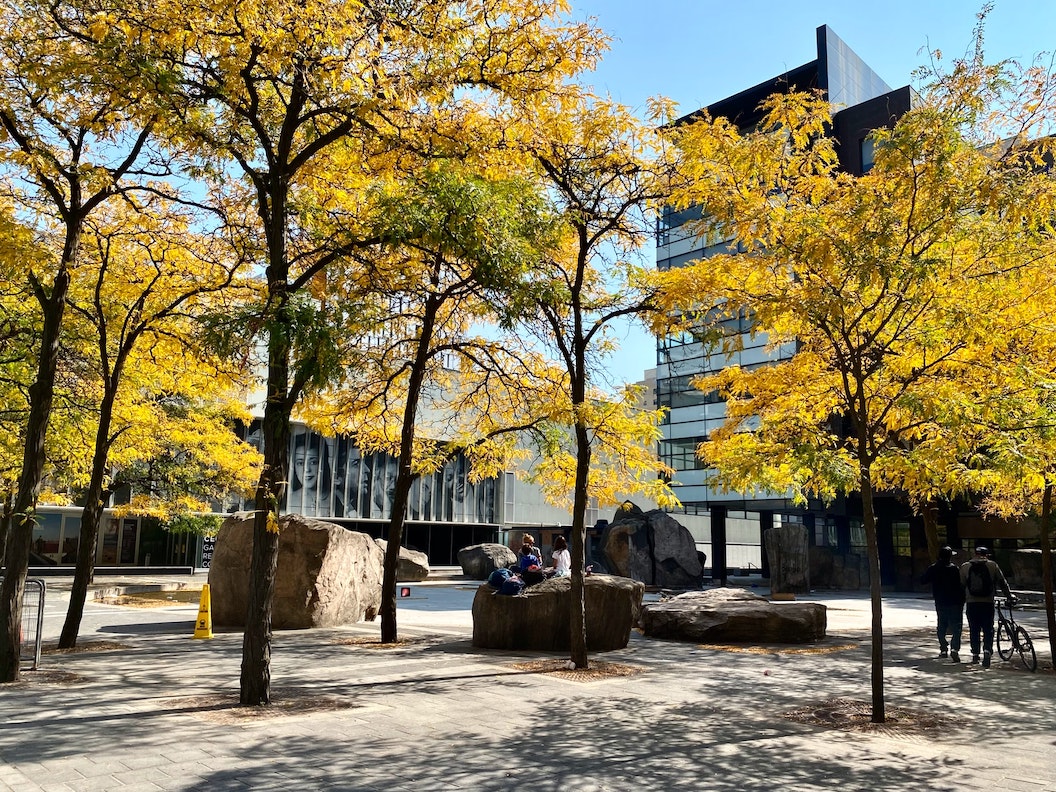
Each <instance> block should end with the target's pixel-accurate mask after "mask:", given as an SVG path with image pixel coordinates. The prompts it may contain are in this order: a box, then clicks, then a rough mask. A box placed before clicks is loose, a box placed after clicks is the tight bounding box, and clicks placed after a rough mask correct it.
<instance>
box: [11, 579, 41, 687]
mask: <svg viewBox="0 0 1056 792" xmlns="http://www.w3.org/2000/svg"><path fill="white" fill-rule="evenodd" d="M3 579H4V578H3V575H0V581H3ZM44 588H45V586H44V581H43V580H41V579H40V578H27V579H26V590H25V592H24V593H23V595H22V623H21V629H20V635H21V636H22V641H21V646H22V650H21V652H20V653H19V656H18V660H19V664H20V665H22V664H25V663H29V664H31V665H30V669H31V670H33V671H36V670H37V667H38V666H39V665H40V646H41V641H42V640H43V637H44Z"/></svg>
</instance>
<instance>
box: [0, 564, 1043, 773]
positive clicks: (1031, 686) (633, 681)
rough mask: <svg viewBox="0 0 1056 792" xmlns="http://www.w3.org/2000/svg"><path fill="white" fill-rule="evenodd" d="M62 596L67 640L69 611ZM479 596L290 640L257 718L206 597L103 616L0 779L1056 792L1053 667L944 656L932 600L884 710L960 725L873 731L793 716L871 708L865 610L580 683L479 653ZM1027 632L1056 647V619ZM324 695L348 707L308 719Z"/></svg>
mask: <svg viewBox="0 0 1056 792" xmlns="http://www.w3.org/2000/svg"><path fill="white" fill-rule="evenodd" d="M131 582H135V581H127V580H126V581H116V582H115V581H100V582H99V583H98V584H97V585H98V586H99V587H102V586H106V585H110V584H114V585H127V584H129V583H131ZM190 582H192V583H193V582H195V581H194V580H192V581H190ZM197 582H198V583H200V582H204V576H199V577H198V578H197ZM49 587H50V589H51V590H50V591H49V595H48V596H49V600H48V605H47V608H46V612H47V618H46V627H45V636H46V640H51V641H52V642H53V641H54V639H55V637H57V635H58V632H59V629H61V625H62V615H63V614H64V612H65V601H64V600H63V596H64V595H63V590H62V585H61V583H59V584H57V585H56V584H49ZM473 590H474V585H471V584H460V583H458V582H447V583H441V584H433V585H429V584H423V585H419V584H414V585H412V596H411V598H409V599H406V600H401V601H400V624H401V634H402V636H403V637H404V638H407V639H411V640H410V642H409V643H408V644H407V645H406V646H404V647H402V648H400V649H395V650H394V649H378V648H371V647H370V646H365V645H362V644H359V645H357V644H354V643H351V641H352V640H353V639H356V638H370V637H376V636H377V630H378V627H377V625H368V624H361V625H356V626H354V627H348V628H343V629H336V630H303V631H289V632H281V633H277V634H276V636H275V639H274V645H273V660H272V684H273V692H274V694H275V698H276V706H274V707H272V708H271V709H270V710H269V712H268V713H267V714H264V715H261V716H259V717H256V718H248V719H247V718H245V717H240V716H239V715H238V713H239V711H238V709H237V708H235V707H234V704H235V702H237V695H238V677H239V668H240V662H241V634H240V633H234V632H226V633H224V632H217V633H216V634H215V637H214V638H213V639H212V640H193V639H192V638H191V635H192V634H193V628H194V619H195V616H196V612H197V609H196V606H194V605H184V606H177V607H158V608H151V609H138V608H136V609H134V608H125V607H114V606H107V605H101V604H96V603H94V602H92V603H89V604H88V606H87V607H86V613H85V620H84V629H83V630H82V643H90V642H94V641H107V642H109V643H110V645H111V646H113V645H114V644H119V645H120V647H119V648H111V649H109V650H107V651H94V652H82V653H76V654H68V655H54V654H48V655H45V657H44V662H43V664H42V668H41V670H40V671H39V672H35V673H34V672H30V673H26V674H25V675H24V677H25V681H24V682H22V683H19V684H17V685H11V686H0V790H19V792H22V791H23V790H26V791H28V790H122V791H124V790H159V789H170V790H248V789H252V790H281V792H291V791H292V790H317V789H320V790H321V789H327V790H382V791H383V792H397V791H398V790H407V791H408V792H410V791H411V790H413V791H414V792H423V791H424V790H488V791H490V790H515V789H516V790H526V789H530V790H540V791H543V792H546V791H549V790H607V791H609V792H623V791H624V790H628V791H629V790H742V789H781V790H808V789H811V790H813V789H823V788H826V789H827V788H832V787H837V786H838V787H840V788H841V790H875V789H881V788H882V789H884V790H888V791H890V790H914V792H916V791H917V790H920V789H928V790H954V789H957V790H972V789H980V790H981V789H993V790H1038V791H1039V792H1041V791H1043V790H1049V791H1050V792H1056V730H1054V716H1056V677H1054V676H1053V675H1051V674H1028V673H1026V672H1024V671H1022V670H1016V669H1015V668H1014V667H1013V666H1012V665H1010V664H1002V663H995V666H994V667H993V668H991V669H990V670H987V671H984V670H982V669H979V668H977V667H969V666H966V665H960V666H955V665H952V664H949V663H940V662H939V661H937V660H934V659H932V658H933V656H934V654H935V653H936V652H935V647H934V645H933V644H934V638H933V636H932V635H931V633H930V630H929V629H928V625H929V624H934V621H933V619H934V615H933V613H932V612H931V609H930V603H929V602H928V601H926V600H923V599H920V598H915V597H892V598H887V599H886V600H885V615H884V619H885V625H886V629H887V630H888V636H887V639H886V641H885V650H886V663H885V665H886V671H885V680H886V690H887V702H888V706H889V707H891V708H894V707H905V708H909V709H913V710H918V711H923V712H927V713H931V714H939V715H942V716H943V717H945V718H946V719H947V721H948V725H947V726H946V727H945V728H942V729H932V730H926V731H923V732H911V731H905V730H902V729H900V728H898V726H897V724H896V725H894V726H890V727H886V728H883V729H878V730H874V731H871V732H867V733H862V732H851V731H845V730H841V729H838V728H832V727H820V726H816V725H810V724H805V723H799V722H795V721H793V720H790V719H789V718H787V717H785V716H786V714H787V713H789V712H791V711H793V710H797V709H800V710H803V709H806V710H808V711H813V710H822V712H821V713H820V714H825V712H827V711H825V710H823V706H824V703H825V702H826V701H827V700H829V699H832V698H836V697H842V698H845V699H849V700H857V701H867V700H868V697H869V645H868V641H867V635H868V603H867V600H866V599H865V598H863V597H859V596H843V595H840V596H824V595H818V596H817V597H815V598H816V599H818V600H819V601H823V602H826V604H827V605H828V606H829V622H830V638H829V639H828V640H827V641H826V642H825V644H824V646H823V647H822V648H824V649H826V652H825V653H819V654H802V653H795V652H784V651H776V650H774V651H764V652H759V653H745V652H733V651H726V650H722V649H714V648H711V649H708V648H701V647H698V646H695V645H692V644H680V643H673V642H666V641H655V640H651V639H647V638H644V637H642V636H640V635H637V634H636V635H635V636H633V637H632V640H631V642H630V645H629V646H628V647H627V649H626V650H623V651H620V652H611V653H607V654H605V655H604V656H603V657H602V656H599V659H604V660H606V661H609V662H616V663H621V664H625V665H634V666H639V667H641V669H642V671H641V673H638V674H636V675H633V676H627V677H615V678H605V679H600V680H597V681H592V682H589V683H584V682H578V681H568V680H565V679H560V678H555V677H552V676H548V675H542V674H536V673H527V672H524V671H520V670H518V669H517V668H515V667H514V665H515V664H516V663H518V662H521V661H530V660H537V659H539V657H538V656H536V655H525V654H514V653H505V652H494V651H483V650H477V649H474V648H473V647H472V645H471V643H470V634H471V631H472V623H471V619H470V616H469V613H468V607H469V603H470V601H471V598H472V594H473ZM929 619H930V620H931V621H930V622H929ZM1024 621H1025V622H1026V623H1027V624H1028V626H1029V627H1030V628H1031V630H1032V633H1033V634H1034V635H1035V639H1036V641H1037V642H1038V643H1039V644H1045V643H1046V638H1045V633H1044V629H1043V618H1042V616H1041V614H1040V613H1031V614H1025V615H1024ZM965 654H967V653H965ZM548 657H556V656H553V655H550V656H548ZM1043 660H1044V661H1045V662H1048V660H1049V658H1048V655H1047V651H1046V652H1045V654H1044V656H1043ZM312 697H322V698H325V699H326V701H327V702H328V704H329V707H328V708H325V709H321V710H314V711H313V710H311V709H305V708H304V705H305V703H306V702H308V701H310V700H311V699H312ZM294 704H298V705H300V707H301V708H300V709H298V707H296V706H292V705H294ZM842 711H845V710H842Z"/></svg>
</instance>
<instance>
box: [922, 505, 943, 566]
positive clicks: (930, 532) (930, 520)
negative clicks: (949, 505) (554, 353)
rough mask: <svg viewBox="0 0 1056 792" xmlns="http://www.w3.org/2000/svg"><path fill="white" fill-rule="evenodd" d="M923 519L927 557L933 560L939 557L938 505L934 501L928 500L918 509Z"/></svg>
mask: <svg viewBox="0 0 1056 792" xmlns="http://www.w3.org/2000/svg"><path fill="white" fill-rule="evenodd" d="M920 516H921V517H922V518H923V519H924V538H925V539H926V540H927V542H928V558H930V559H932V560H933V561H934V560H935V559H936V558H938V557H939V507H938V506H936V505H935V502H934V501H928V502H927V503H926V504H924V507H923V508H922V509H921V510H920Z"/></svg>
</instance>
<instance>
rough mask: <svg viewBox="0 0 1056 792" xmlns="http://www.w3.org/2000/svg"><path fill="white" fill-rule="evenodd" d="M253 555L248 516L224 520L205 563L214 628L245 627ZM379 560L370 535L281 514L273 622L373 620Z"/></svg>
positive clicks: (294, 625) (286, 625)
mask: <svg viewBox="0 0 1056 792" xmlns="http://www.w3.org/2000/svg"><path fill="white" fill-rule="evenodd" d="M252 556H253V520H252V518H246V517H245V516H244V515H241V516H235V517H229V518H228V519H227V520H225V521H224V524H223V525H222V526H221V528H220V533H219V534H218V535H217V537H216V547H215V548H214V550H213V561H212V565H211V566H210V567H209V594H210V600H211V607H212V619H213V623H214V624H216V625H217V626H222V627H224V626H226V627H243V626H245V623H246V610H247V605H248V601H249V566H250V559H251V558H252ZM384 560H385V555H384V553H382V551H381V548H380V547H378V545H377V543H376V542H375V541H374V539H372V538H371V537H370V536H367V534H364V533H358V532H356V531H349V530H347V529H345V528H342V527H340V526H338V525H334V524H332V523H327V522H322V521H320V520H313V519H310V518H307V517H301V516H299V515H287V516H285V517H282V518H280V519H279V559H278V567H277V569H276V571H275V598H274V600H273V602H272V626H273V627H275V628H276V629H298V628H305V627H334V626H337V625H341V624H354V623H355V622H358V621H362V620H363V619H364V618H367V619H373V618H374V615H375V614H376V613H377V612H378V608H379V607H380V606H381V586H382V570H383V564H384Z"/></svg>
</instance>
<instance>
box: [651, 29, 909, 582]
mask: <svg viewBox="0 0 1056 792" xmlns="http://www.w3.org/2000/svg"><path fill="white" fill-rule="evenodd" d="M814 89H820V90H822V91H825V92H826V95H827V96H828V98H829V100H830V101H831V102H832V104H833V108H834V117H833V134H834V136H835V137H836V139H837V140H838V147H837V151H838V154H839V157H840V165H841V168H843V169H844V170H846V171H848V172H850V173H856V174H859V173H862V172H864V171H865V170H867V169H868V166H869V165H870V164H871V147H870V146H869V145H868V141H869V135H870V133H871V132H872V130H874V129H877V128H878V127H881V126H886V125H889V124H891V123H892V122H893V121H894V120H895V119H897V118H898V117H899V116H900V115H902V114H903V113H905V112H906V111H907V110H908V109H909V106H910V101H911V91H910V89H909V88H908V87H904V88H900V89H895V90H893V89H892V88H891V87H890V86H888V85H887V84H886V83H885V82H884V81H883V80H882V79H881V78H880V77H879V76H878V75H877V74H876V73H875V72H874V71H873V70H872V69H871V68H869V66H868V65H867V64H865V63H864V61H862V59H861V58H859V57H858V56H857V55H856V54H855V53H854V52H853V51H852V50H851V49H850V48H849V47H848V46H847V45H846V44H845V43H844V42H843V41H841V40H840V38H839V37H838V36H836V34H835V33H833V31H832V30H831V29H830V28H829V27H827V26H822V27H819V28H818V29H817V58H816V59H815V60H813V61H811V62H810V63H807V64H804V65H802V66H799V67H797V68H795V69H791V70H790V71H787V72H785V73H784V74H781V75H778V76H776V77H774V78H773V79H771V80H767V81H765V82H763V83H760V84H759V85H756V86H753V87H751V88H748V89H746V90H744V91H742V92H740V93H738V94H735V95H733V96H730V97H727V98H725V99H722V100H720V101H718V102H715V103H714V104H712V105H709V106H708V107H707V108H706V110H707V113H708V115H710V116H711V117H725V118H727V119H729V120H730V121H732V122H734V123H736V124H737V125H738V127H740V128H741V129H742V130H749V129H751V128H753V127H754V126H755V125H756V124H757V123H758V122H759V120H760V117H761V112H760V110H759V105H760V103H761V102H762V101H763V99H765V98H766V97H767V96H769V95H771V94H773V93H775V92H787V91H791V90H804V91H805V90H814ZM694 115H695V114H690V115H688V116H686V117H685V118H683V119H681V120H680V123H687V122H691V121H692V119H693V116H694ZM700 218H701V213H700V210H699V209H690V210H685V211H674V210H666V211H664V212H663V213H662V214H661V216H660V217H659V218H658V222H657V229H656V265H657V267H658V268H659V269H661V270H668V269H671V268H675V267H680V266H683V265H685V264H686V263H688V262H691V261H698V260H700V259H707V258H709V257H710V256H713V255H716V254H718V253H727V252H730V250H731V244H732V243H731V240H730V239H728V238H722V235H721V234H717V233H713V234H711V235H710V236H705V237H700V236H698V235H697V233H696V229H695V228H694V227H693V226H694V221H696V220H699V219H700ZM734 250H736V249H735V248H734ZM722 331H723V333H724V335H726V336H728V337H735V338H736V339H737V342H738V343H737V344H736V347H737V349H736V351H733V352H724V351H723V350H722V349H720V348H719V347H718V346H717V345H716V344H715V343H714V342H713V341H711V340H709V339H706V338H703V337H702V336H700V335H696V334H693V333H682V334H679V335H677V336H670V337H666V338H662V339H659V341H658V347H657V385H656V392H657V403H658V405H659V406H661V407H665V408H667V416H666V419H665V424H664V426H663V427H662V439H661V441H660V445H659V453H660V457H661V460H662V461H663V462H664V463H666V464H667V465H670V466H671V467H672V468H674V470H675V474H674V476H673V480H674V489H675V492H676V494H677V495H678V498H679V500H681V501H682V503H683V504H684V505H685V508H686V511H687V512H689V513H694V512H696V513H706V514H708V515H709V517H710V527H711V544H712V548H713V550H712V557H711V562H712V568H713V577H715V578H723V579H725V575H726V571H727V568H729V569H738V568H739V569H742V570H743V568H744V567H746V566H747V567H753V566H756V567H760V568H762V569H763V572H764V574H766V572H767V565H766V558H765V554H764V553H762V551H761V545H762V532H763V531H765V530H767V529H768V528H770V527H772V526H774V525H777V524H780V523H799V524H805V525H806V526H807V528H808V530H809V531H810V535H811V536H812V537H813V541H814V543H815V544H817V545H820V546H829V547H831V548H833V550H834V551H837V550H838V551H840V552H843V553H852V554H853V553H854V552H855V551H860V550H861V548H860V547H856V546H855V545H854V541H855V540H858V541H861V533H862V531H861V521H860V519H859V518H858V517H857V515H856V514H855V509H854V508H853V506H852V507H851V508H848V504H847V503H845V502H843V501H839V502H837V503H833V504H825V505H823V504H811V505H810V506H809V507H808V508H806V509H802V508H799V507H797V506H796V505H794V504H793V502H792V499H791V493H787V492H761V491H752V492H723V491H722V490H721V489H720V488H719V487H716V486H714V481H713V479H714V473H713V471H711V470H709V469H707V468H706V467H705V466H704V464H703V462H701V460H700V459H699V458H698V457H697V455H696V449H697V447H698V446H699V445H700V444H701V443H702V442H704V441H705V440H707V439H708V437H709V435H710V434H711V433H712V432H713V431H715V429H716V428H718V427H719V426H721V425H722V423H723V422H724V420H725V418H726V405H725V403H724V402H723V400H722V399H721V398H720V396H719V394H718V393H716V392H712V393H706V392H703V391H701V390H699V389H697V388H695V387H694V386H693V385H692V382H693V380H694V379H696V378H699V377H701V376H707V375H710V374H714V373H717V372H720V371H722V370H723V369H724V368H726V367H727V366H730V365H739V366H742V367H744V368H755V367H758V366H765V365H770V364H771V363H772V362H774V361H777V360H782V359H787V358H789V357H791V356H792V355H793V354H795V351H796V349H795V344H794V343H788V344H781V345H779V346H777V347H776V348H768V346H769V339H768V338H767V337H766V335H765V334H763V333H757V334H753V333H752V317H751V316H750V315H742V316H739V317H737V318H735V319H729V320H726V321H725V322H724V323H723V326H722Z"/></svg>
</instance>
